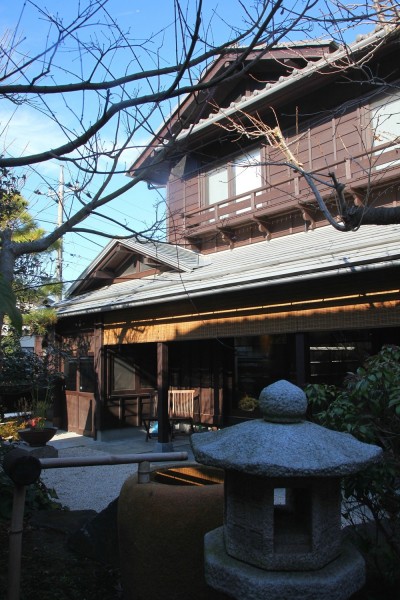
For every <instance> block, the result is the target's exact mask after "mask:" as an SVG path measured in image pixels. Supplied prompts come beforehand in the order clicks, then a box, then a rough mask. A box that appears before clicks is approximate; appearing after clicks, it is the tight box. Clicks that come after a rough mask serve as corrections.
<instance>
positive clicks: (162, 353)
mask: <svg viewBox="0 0 400 600" xmlns="http://www.w3.org/2000/svg"><path fill="white" fill-rule="evenodd" d="M168 387H169V381H168V346H167V344H165V343H163V342H158V343H157V392H158V414H157V417H158V442H157V444H156V445H155V448H154V451H155V452H172V451H173V444H172V442H171V441H170V427H169V419H168Z"/></svg>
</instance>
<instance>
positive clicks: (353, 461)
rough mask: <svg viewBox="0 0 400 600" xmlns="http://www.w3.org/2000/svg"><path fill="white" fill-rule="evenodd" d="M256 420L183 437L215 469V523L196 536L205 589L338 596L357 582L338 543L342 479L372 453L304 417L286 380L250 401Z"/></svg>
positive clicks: (300, 397)
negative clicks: (201, 546)
mask: <svg viewBox="0 0 400 600" xmlns="http://www.w3.org/2000/svg"><path fill="white" fill-rule="evenodd" d="M260 408H261V411H262V414H263V417H264V419H258V420H253V421H247V422H245V423H241V424H240V425H235V426H233V427H228V428H226V429H222V430H220V431H217V432H210V433H199V434H195V435H193V436H192V438H191V440H192V447H193V452H194V455H195V458H196V460H197V461H198V462H200V463H203V464H205V465H212V466H216V467H220V468H222V469H224V470H225V507H224V524H223V526H222V527H220V528H218V529H215V530H213V531H211V532H209V533H208V534H207V535H206V536H205V576H206V581H207V583H208V585H210V586H211V587H213V588H215V589H217V590H220V591H222V592H224V593H226V594H228V595H230V596H232V597H233V598H237V599H238V600H239V599H240V600H246V599H251V600H285V599H288V598H290V600H296V599H298V600H300V599H301V600H303V599H307V600H317V599H322V598H323V599H324V600H344V599H346V598H349V597H350V596H351V595H352V594H353V593H354V592H356V591H357V590H358V589H360V588H361V587H362V586H363V584H364V581H365V565H364V560H363V559H362V557H361V555H360V554H359V553H358V551H357V550H356V549H355V548H353V546H351V545H350V544H349V543H348V542H346V541H344V540H342V534H341V488H340V480H341V477H343V476H344V475H349V474H351V473H355V472H357V471H359V470H361V469H363V468H365V467H367V466H368V465H370V464H372V463H374V462H377V461H378V460H379V459H380V456H381V453H382V450H381V449H380V448H378V447H377V446H373V445H370V444H363V443H362V442H359V441H358V440H356V439H355V438H354V437H353V436H351V435H349V434H346V433H339V432H337V431H332V430H329V429H325V428H324V427H320V426H319V425H316V424H313V423H310V422H308V421H305V413H306V408H307V398H306V395H305V394H304V392H303V391H302V390H301V389H300V388H298V387H296V386H294V385H292V384H291V383H289V382H287V381H278V382H276V383H274V384H272V385H270V386H268V387H266V388H265V389H264V390H263V391H262V392H261V395H260Z"/></svg>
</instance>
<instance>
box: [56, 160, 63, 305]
mask: <svg viewBox="0 0 400 600" xmlns="http://www.w3.org/2000/svg"><path fill="white" fill-rule="evenodd" d="M57 196H58V214H57V227H60V226H61V225H62V224H63V218H64V166H63V165H60V176H59V180H58V194H57ZM62 277H63V240H62V237H61V238H60V239H59V246H58V250H57V267H56V279H57V281H59V282H60V284H61V288H60V295H59V299H60V300H62V296H63V290H62V280H63V279H62Z"/></svg>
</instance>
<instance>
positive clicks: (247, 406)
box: [238, 394, 258, 412]
mask: <svg viewBox="0 0 400 600" xmlns="http://www.w3.org/2000/svg"><path fill="white" fill-rule="evenodd" d="M238 406H239V408H240V410H244V411H246V412H253V411H255V410H256V408H257V407H258V400H257V398H253V397H252V396H249V395H248V394H245V395H244V396H243V397H242V398H240V400H239V404H238Z"/></svg>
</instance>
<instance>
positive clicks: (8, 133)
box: [0, 0, 354, 282]
mask: <svg viewBox="0 0 400 600" xmlns="http://www.w3.org/2000/svg"><path fill="white" fill-rule="evenodd" d="M254 3H255V0H254V1H253V2H251V3H246V2H245V5H247V6H248V7H249V8H251V6H252V5H253V4H254ZM77 4H78V0H69V1H68V2H65V0H63V1H60V0H48V1H47V2H43V1H41V0H38V1H37V6H38V7H39V8H41V7H46V6H47V7H48V8H51V10H52V11H53V14H54V13H58V14H60V15H62V16H63V18H64V19H65V21H68V20H69V18H71V16H72V15H74V14H75V12H74V11H75V8H76V5H77ZM302 4H303V0H297V1H296V0H295V1H292V2H288V3H287V5H288V6H290V7H291V8H293V7H294V8H300V7H301V5H302ZM323 4H324V2H323V1H322V0H321V1H319V2H318V6H317V7H316V9H315V11H316V12H315V14H316V15H317V14H319V13H318V10H319V9H320V8H321V7H322V6H323ZM23 6H25V10H24V12H23V16H22V19H21V18H20V16H21V10H22V8H23ZM107 6H108V8H109V10H110V12H111V13H112V16H113V17H114V18H115V19H116V20H117V21H118V22H119V23H120V24H121V25H122V26H123V28H124V29H128V28H129V29H130V30H131V37H132V38H133V39H135V40H136V43H137V49H138V53H140V55H141V64H142V65H143V67H144V68H149V67H153V66H154V64H155V60H156V58H157V60H160V64H161V65H167V64H171V63H173V62H174V59H175V52H176V50H177V48H178V51H179V50H180V48H179V42H178V44H176V43H175V42H176V36H175V30H174V27H173V25H172V23H173V17H174V2H173V1H172V0H111V1H110V2H109V4H108V5H107ZM194 6H195V2H194V0H189V11H190V10H192V11H193V8H194ZM204 6H205V14H206V15H207V17H206V20H205V23H207V19H208V18H209V17H210V16H211V15H213V14H214V18H213V26H212V30H210V31H209V32H208V34H209V35H212V37H213V38H214V39H215V40H216V41H218V40H221V39H226V35H227V31H228V26H227V23H226V22H224V19H226V20H227V21H229V23H238V24H240V23H241V22H242V19H243V8H242V7H241V6H240V3H239V2H238V1H236V0H220V1H219V2H215V0H214V1H213V0H205V2H204ZM17 23H19V32H20V34H21V35H22V36H23V38H24V39H23V40H22V46H21V48H22V49H25V50H26V51H27V52H31V53H33V52H35V51H38V50H40V49H42V47H43V44H44V42H45V40H46V35H47V26H45V22H44V20H43V19H39V20H38V19H37V11H36V10H33V8H32V7H31V6H30V3H29V2H28V4H27V3H26V2H25V1H22V0H14V1H13V2H7V3H6V2H3V3H1V6H0V33H3V32H5V31H10V32H13V31H14V30H15V28H16V25H17ZM165 27H166V29H165V32H164V33H163V34H162V35H161V34H159V35H157V33H158V32H160V31H161V30H162V29H163V28H165ZM105 31H106V28H103V27H102V25H101V24H99V25H98V31H97V33H98V35H99V36H101V35H102V34H104V32H105ZM92 33H93V32H92ZM320 33H321V32H320V31H318V29H316V28H315V27H312V28H311V29H310V31H308V32H307V33H305V32H304V31H302V32H297V33H294V34H293V35H292V37H293V38H295V39H305V38H306V37H307V36H308V37H316V36H317V35H320ZM349 37H350V39H353V38H354V33H351V34H349ZM142 43H146V46H147V47H148V48H150V50H151V52H150V53H147V54H146V53H145V52H143V51H142V49H141V48H140V45H141V44H142ZM64 50H65V52H64V53H63V55H61V59H60V60H61V64H62V65H63V66H64V67H67V68H69V69H70V70H71V71H73V70H74V69H77V68H78V69H79V65H77V64H76V63H75V64H71V65H70V64H69V62H68V61H69V60H70V54H69V53H68V52H67V48H65V49H64ZM119 52H120V50H119ZM118 56H119V55H118ZM128 61H129V58H127V59H126V63H125V65H122V64H121V69H122V72H123V69H124V68H125V66H126V64H128ZM118 67H119V65H116V64H115V62H114V63H113V72H115V69H117V71H118ZM54 102H55V101H54ZM174 104H175V101H174V102H173V104H171V105H167V106H164V107H163V110H162V111H159V112H158V113H157V112H156V113H155V114H154V115H153V117H152V126H153V127H154V128H157V127H158V126H159V125H160V124H161V122H162V120H163V116H165V115H167V114H168V111H169V110H171V109H172V107H173V105H174ZM54 107H55V110H57V111H58V114H59V115H61V116H60V118H61V119H65V123H68V119H69V118H70V114H69V110H68V106H65V105H61V104H57V103H56V102H55V104H54ZM86 110H90V107H89V108H88V107H86ZM0 131H1V141H2V152H5V153H9V154H10V155H19V154H21V153H28V154H31V153H34V152H37V151H39V150H40V149H41V148H43V147H48V145H49V143H50V144H57V143H59V140H61V138H60V131H59V129H58V128H57V127H55V126H52V125H51V124H49V123H48V122H47V121H45V120H44V119H43V118H42V116H41V114H40V113H38V112H36V111H33V109H26V108H24V107H15V106H12V105H10V104H5V103H4V101H3V102H0ZM108 135H109V136H110V137H111V136H112V128H110V129H109V131H107V130H105V131H104V139H105V143H107V136H108ZM147 140H148V133H147V132H145V131H140V130H139V131H138V132H137V134H135V138H134V144H135V146H136V148H133V149H132V150H131V151H129V152H128V153H127V154H126V156H125V160H126V164H127V165H128V164H129V163H130V162H131V161H132V160H133V159H134V158H135V156H136V155H137V152H138V149H140V147H142V146H143V145H144V144H145V143H146V141H147ZM122 167H123V165H121V168H122ZM64 171H65V181H66V182H72V183H73V182H74V177H75V175H74V173H73V172H71V173H69V172H68V167H67V166H66V167H65V168H64ZM59 173H60V163H59V162H58V161H50V162H48V163H46V164H40V165H38V167H37V172H36V173H31V174H29V176H28V179H27V182H26V185H25V188H24V189H23V190H22V193H23V195H24V196H25V197H26V198H27V199H28V200H29V202H30V206H31V212H32V214H33V215H34V216H35V217H36V218H37V219H38V220H39V221H40V223H41V224H42V226H43V227H45V228H46V229H48V230H51V229H52V226H53V225H54V224H55V223H56V220H57V205H56V201H55V196H54V193H52V192H51V191H50V193H49V190H51V189H52V190H53V191H54V190H57V185H58V178H59ZM126 181H127V179H126V177H125V176H124V175H122V174H121V175H116V176H115V180H114V182H113V185H114V186H115V187H117V186H120V185H124V184H125V183H126ZM93 186H94V188H95V185H94V184H93ZM88 189H89V190H90V189H91V188H90V187H89V188H88ZM92 189H93V188H92ZM36 190H39V191H40V192H41V194H40V195H38V194H36V193H35V191H36ZM69 198H70V196H69V193H68V191H66V206H68V201H69ZM159 201H160V192H157V191H154V190H148V189H147V185H146V184H143V183H141V184H139V185H138V186H137V187H135V188H134V189H133V190H131V191H130V192H129V193H128V194H127V195H125V196H124V197H121V198H119V199H116V200H114V201H112V203H110V204H108V205H107V212H108V214H109V215H110V216H111V217H112V218H113V219H115V220H116V221H121V222H124V221H127V222H129V224H130V226H131V227H132V228H136V229H138V230H142V229H143V228H144V227H146V225H148V224H150V223H151V222H152V221H153V216H154V205H155V204H156V203H157V202H159ZM103 210H104V209H103ZM82 226H83V227H88V228H89V229H92V230H93V229H100V230H103V231H107V232H108V233H110V232H111V233H116V232H117V231H118V227H117V226H116V225H111V224H110V223H107V222H105V221H104V220H102V219H101V218H100V217H98V216H92V217H91V218H90V220H87V221H86V222H85V223H84V224H83V225H82ZM106 243H107V239H106V238H102V237H97V236H92V235H90V234H87V233H85V234H81V235H77V234H68V235H67V236H66V237H65V238H64V279H65V280H67V281H70V282H71V281H73V280H75V279H76V278H77V277H78V276H79V275H80V273H81V272H82V271H83V269H84V268H86V266H87V265H88V264H89V263H90V261H91V260H93V259H94V258H95V256H96V255H97V254H98V252H99V251H100V250H101V249H102V248H103V247H104V245H105V244H106Z"/></svg>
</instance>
